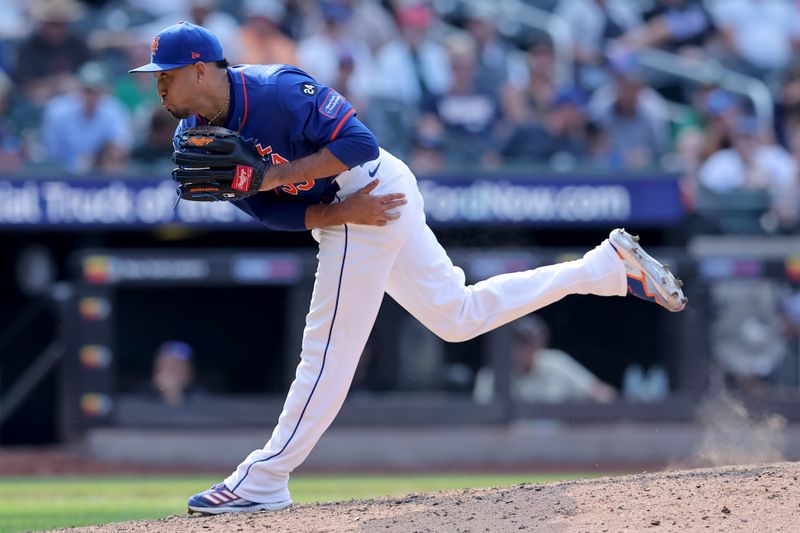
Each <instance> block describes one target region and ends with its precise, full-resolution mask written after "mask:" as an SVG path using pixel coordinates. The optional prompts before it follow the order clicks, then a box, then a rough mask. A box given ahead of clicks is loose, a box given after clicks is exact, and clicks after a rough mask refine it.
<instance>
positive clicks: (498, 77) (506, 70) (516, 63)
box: [466, 2, 528, 92]
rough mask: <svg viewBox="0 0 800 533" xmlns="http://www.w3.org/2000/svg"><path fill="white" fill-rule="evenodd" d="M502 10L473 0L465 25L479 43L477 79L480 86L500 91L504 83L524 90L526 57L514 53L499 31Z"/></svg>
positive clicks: (490, 4)
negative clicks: (498, 21) (498, 25)
mask: <svg viewBox="0 0 800 533" xmlns="http://www.w3.org/2000/svg"><path fill="white" fill-rule="evenodd" d="M499 15H500V11H499V10H498V8H497V6H496V5H495V4H494V3H492V2H480V3H470V4H468V7H467V21H466V28H467V31H469V33H470V35H471V36H472V38H473V39H474V40H475V43H476V44H477V46H478V50H477V54H478V62H477V72H476V75H477V78H478V84H479V85H480V87H481V88H482V89H484V90H487V91H492V92H500V91H501V90H502V89H503V86H504V85H507V84H510V85H511V86H512V87H516V88H518V89H521V88H522V87H524V86H525V84H526V82H527V79H528V69H527V66H526V65H525V60H524V58H523V57H522V56H521V55H519V54H516V55H515V54H514V53H513V49H512V47H511V46H510V45H509V43H508V42H507V41H505V40H503V39H502V38H501V37H500V35H499V34H498V32H497V18H498V16H499Z"/></svg>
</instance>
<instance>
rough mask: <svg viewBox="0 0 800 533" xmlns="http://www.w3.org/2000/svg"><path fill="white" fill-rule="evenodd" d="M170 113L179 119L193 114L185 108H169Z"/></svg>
mask: <svg viewBox="0 0 800 533" xmlns="http://www.w3.org/2000/svg"><path fill="white" fill-rule="evenodd" d="M169 114H170V115H172V116H173V117H175V118H177V119H178V120H183V119H185V118H186V117H188V116H190V115H191V113H189V112H188V111H186V110H185V109H175V110H169Z"/></svg>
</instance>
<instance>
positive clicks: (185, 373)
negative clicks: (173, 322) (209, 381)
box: [137, 341, 203, 406]
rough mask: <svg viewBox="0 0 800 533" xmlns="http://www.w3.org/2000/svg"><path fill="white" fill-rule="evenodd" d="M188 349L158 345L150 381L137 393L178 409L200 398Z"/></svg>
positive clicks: (181, 344)
mask: <svg viewBox="0 0 800 533" xmlns="http://www.w3.org/2000/svg"><path fill="white" fill-rule="evenodd" d="M193 357H194V353H193V351H192V347H191V346H189V345H188V344H186V343H185V342H180V341H167V342H164V343H163V344H161V346H159V348H158V352H157V353H156V356H155V358H154V360H153V377H152V379H151V380H150V382H148V383H147V384H145V385H143V386H141V387H139V389H138V390H137V392H138V393H139V394H141V395H143V396H145V397H148V398H151V399H154V400H159V401H161V402H163V403H165V404H167V405H172V406H178V405H182V404H184V403H187V402H189V401H192V400H193V399H196V398H197V397H198V396H202V395H203V391H202V389H200V388H199V387H198V386H197V385H196V384H195V383H194V366H193V364H192V359H193Z"/></svg>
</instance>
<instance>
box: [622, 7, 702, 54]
mask: <svg viewBox="0 0 800 533" xmlns="http://www.w3.org/2000/svg"><path fill="white" fill-rule="evenodd" d="M644 21H645V23H644V24H643V25H642V26H639V27H636V28H634V29H632V30H629V31H628V32H627V33H626V34H625V35H624V36H623V37H622V38H621V41H622V42H623V43H625V44H626V45H629V46H633V47H635V48H643V47H656V48H663V49H665V50H668V51H670V52H674V53H679V54H683V55H691V56H694V57H702V56H705V55H706V53H705V51H703V50H702V47H703V46H704V45H706V43H708V42H709V40H710V39H711V38H712V37H714V36H715V35H716V32H715V28H714V24H713V22H712V20H711V15H710V14H709V13H708V11H706V8H705V7H704V6H703V4H702V2H700V1H699V0H658V2H656V5H655V6H653V7H652V8H651V9H649V10H648V11H646V12H645V13H644Z"/></svg>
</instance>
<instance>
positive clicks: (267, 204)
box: [231, 191, 309, 231]
mask: <svg viewBox="0 0 800 533" xmlns="http://www.w3.org/2000/svg"><path fill="white" fill-rule="evenodd" d="M231 203H232V204H233V205H234V206H236V207H238V208H239V209H241V210H242V211H243V212H244V213H246V214H247V215H249V216H251V217H253V218H254V219H256V220H258V221H259V222H261V223H262V224H264V225H265V226H266V227H268V228H269V229H273V230H277V231H307V230H308V228H306V210H307V209H308V205H309V204H304V203H301V202H291V201H287V200H285V199H282V197H280V196H278V195H276V194H273V193H272V191H268V192H263V193H259V194H256V195H254V196H250V197H248V198H243V199H242V200H238V201H236V202H231Z"/></svg>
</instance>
